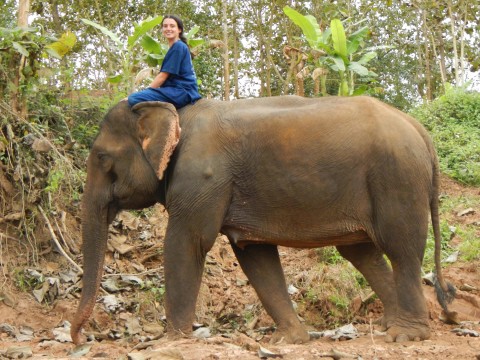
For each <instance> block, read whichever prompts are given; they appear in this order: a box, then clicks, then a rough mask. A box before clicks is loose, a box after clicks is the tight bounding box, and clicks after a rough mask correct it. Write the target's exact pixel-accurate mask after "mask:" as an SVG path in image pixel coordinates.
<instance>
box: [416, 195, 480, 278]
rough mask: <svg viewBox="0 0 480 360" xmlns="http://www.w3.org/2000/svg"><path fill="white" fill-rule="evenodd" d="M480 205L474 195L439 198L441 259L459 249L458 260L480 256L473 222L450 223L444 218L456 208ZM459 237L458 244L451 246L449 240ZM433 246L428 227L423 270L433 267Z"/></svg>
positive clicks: (430, 230)
mask: <svg viewBox="0 0 480 360" xmlns="http://www.w3.org/2000/svg"><path fill="white" fill-rule="evenodd" d="M479 206H480V199H479V198H478V197H476V196H466V195H462V196H455V197H450V196H446V195H445V196H442V197H441V198H440V218H441V219H442V220H441V222H440V232H441V238H442V242H441V249H442V250H441V251H442V254H441V256H442V259H446V258H447V257H448V256H450V255H452V254H453V253H454V252H456V251H459V260H461V261H471V260H475V259H478V258H480V238H479V237H478V236H477V231H478V230H477V228H476V227H475V225H473V224H459V223H456V224H455V226H452V225H451V222H450V221H449V220H445V219H446V218H447V217H448V215H449V214H451V213H456V212H458V209H460V208H461V209H466V208H470V207H473V208H477V207H479ZM454 237H456V238H458V239H460V240H461V241H460V245H458V246H453V245H451V243H450V241H451V240H452V239H453V238H454ZM434 248H435V241H434V238H433V231H432V229H431V226H430V229H429V234H428V238H427V247H426V250H425V256H424V260H423V268H424V271H425V272H429V271H431V270H433V269H434V267H435V265H434Z"/></svg>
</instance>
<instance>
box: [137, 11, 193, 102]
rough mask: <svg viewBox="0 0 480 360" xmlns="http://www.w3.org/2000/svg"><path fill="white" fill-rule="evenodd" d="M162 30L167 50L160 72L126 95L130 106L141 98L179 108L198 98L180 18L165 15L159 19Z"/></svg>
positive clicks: (142, 100) (141, 99)
mask: <svg viewBox="0 0 480 360" xmlns="http://www.w3.org/2000/svg"><path fill="white" fill-rule="evenodd" d="M162 33H163V35H164V36H165V38H166V39H167V40H168V46H169V49H168V52H167V55H166V56H165V59H164V60H163V63H162V67H161V69H160V73H158V75H157V76H156V77H155V79H153V81H152V82H151V84H150V86H149V87H148V88H147V89H145V90H141V91H139V92H136V93H133V94H131V95H130V96H129V97H128V104H129V105H130V107H132V106H134V105H135V104H138V103H140V102H144V101H164V102H168V103H170V104H173V106H175V108H177V109H179V108H181V107H184V106H185V105H188V104H193V103H195V102H196V101H197V100H198V99H200V98H201V96H200V94H199V93H198V87H197V77H196V75H195V70H194V68H193V65H192V58H191V55H190V50H189V48H188V45H187V39H186V38H185V36H184V35H183V22H182V20H180V18H178V17H177V16H174V15H166V16H165V17H164V18H163V20H162Z"/></svg>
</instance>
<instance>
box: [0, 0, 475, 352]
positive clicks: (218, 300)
mask: <svg viewBox="0 0 480 360" xmlns="http://www.w3.org/2000/svg"><path fill="white" fill-rule="evenodd" d="M170 13H173V14H177V15H179V16H180V17H181V18H182V19H183V20H184V23H185V30H186V31H187V32H188V34H187V37H188V39H189V44H190V46H191V50H192V53H194V55H195V58H194V66H195V70H196V73H197V76H198V79H199V87H200V92H201V94H202V95H203V96H204V97H206V98H216V99H223V100H225V101H235V100H236V99H240V98H247V97H259V96H276V95H285V94H298V95H300V96H307V97H320V96H357V95H362V94H363V95H368V96H374V97H377V98H379V99H381V100H383V101H385V102H387V103H389V104H391V105H393V106H395V107H397V108H399V109H401V110H403V111H405V112H407V113H410V114H411V115H413V116H414V117H416V118H417V119H418V120H419V121H420V122H422V123H423V125H424V126H425V127H426V128H427V129H428V131H429V132H430V134H431V136H432V137H433V139H434V142H435V145H436V148H437V151H438V154H439V158H440V165H441V170H442V181H441V182H442V184H441V196H440V202H441V225H442V238H443V242H442V257H443V259H444V262H443V264H444V268H445V272H446V274H447V278H448V279H449V280H450V281H452V283H454V285H455V286H456V287H457V289H458V296H457V299H456V300H455V302H454V305H453V307H454V309H455V310H456V311H458V312H459V314H460V319H461V320H462V322H461V323H460V324H456V325H446V324H444V323H443V322H442V321H441V320H440V318H441V311H440V309H439V307H438V305H437V304H436V301H435V298H434V296H433V290H432V287H431V286H430V285H429V284H430V282H429V280H428V279H429V276H428V275H429V273H430V272H431V270H432V269H433V240H432V238H431V236H430V237H429V239H428V246H427V250H426V253H425V260H424V272H425V296H426V298H427V302H428V305H429V309H430V314H431V323H432V324H431V325H432V329H433V335H432V338H431V339H430V340H427V341H422V342H419V343H413V342H409V343H405V344H386V343H385V342H384V341H383V338H382V337H381V335H382V334H381V333H380V332H379V331H378V327H377V325H375V322H374V320H376V319H378V318H379V317H380V316H381V312H382V307H381V304H380V303H379V301H378V299H376V297H375V295H374V294H373V293H372V292H371V290H370V288H369V286H368V283H366V281H365V279H363V277H362V276H361V275H360V274H359V273H357V272H356V271H355V270H354V269H353V267H352V266H351V265H350V264H349V263H347V262H346V261H344V260H343V259H342V258H341V257H340V255H339V254H338V253H337V252H336V251H335V250H334V249H331V248H324V249H315V250H293V249H286V248H282V249H281V258H282V262H283V265H284V267H285V273H286V278H287V282H288V284H289V292H290V294H291V296H292V301H293V302H294V304H295V306H296V307H297V311H298V313H299V316H300V317H301V318H302V319H304V321H305V323H306V324H307V326H309V328H310V329H311V330H312V331H313V332H312V334H313V335H312V336H314V337H317V339H315V340H312V341H311V342H310V343H308V344H304V345H285V344H274V345H272V344H269V343H268V340H269V338H270V336H271V333H272V331H273V322H272V321H271V319H270V318H269V317H268V316H267V315H266V313H265V312H264V310H263V308H262V307H261V304H260V302H259V301H258V299H257V298H256V295H255V294H254V292H253V290H252V289H251V287H250V286H249V284H248V281H247V280H246V278H245V276H244V275H243V274H242V272H241V270H240V269H239V266H238V264H237V263H236V261H235V258H234V256H233V254H232V252H231V250H230V248H229V245H228V241H226V239H225V238H224V237H222V236H219V238H218V241H217V244H216V245H215V247H214V249H213V250H212V252H211V254H210V255H209V257H208V261H207V266H206V272H205V276H204V283H203V285H202V289H201V293H200V298H199V301H198V306H197V317H198V318H197V322H198V323H197V324H195V326H196V328H198V330H197V331H196V337H194V338H191V339H184V340H178V341H175V342H170V341H168V339H165V338H164V336H163V334H164V328H163V327H164V320H165V319H164V309H163V295H164V283H163V270H162V262H163V260H162V238H163V235H164V231H165V226H166V223H167V221H168V214H167V212H166V211H165V210H164V209H163V208H162V207H161V206H160V205H157V206H155V207H152V208H150V209H145V210H143V211H137V212H122V213H121V214H120V215H119V216H118V217H117V219H116V220H115V221H114V223H113V224H112V226H111V229H110V237H109V250H108V253H107V259H106V264H105V276H104V278H103V282H102V290H101V292H100V293H99V297H98V304H97V306H96V309H95V313H94V316H92V319H91V321H90V322H89V325H88V327H87V328H86V329H85V332H86V334H87V335H89V338H90V339H91V340H93V338H95V341H93V342H90V343H89V344H87V345H84V346H82V347H74V346H73V344H72V343H71V339H69V335H68V329H69V322H68V320H69V319H71V318H72V316H73V313H74V310H75V308H76V306H77V303H78V298H79V294H80V289H81V286H82V285H81V266H82V255H81V233H80V225H81V219H80V204H81V199H82V192H83V185H84V182H85V177H86V165H85V164H86V158H87V156H88V153H89V148H90V146H91V144H92V142H93V140H94V138H95V135H96V133H97V131H98V127H99V124H100V122H101V120H102V117H103V115H104V114H105V112H106V111H107V110H108V108H110V107H111V106H112V105H114V104H115V103H116V102H117V101H118V100H120V99H122V98H124V97H125V96H126V95H128V94H129V93H130V92H132V91H135V90H136V89H140V88H142V87H144V86H145V83H148V81H149V78H151V77H152V75H153V74H155V72H156V71H158V69H159V66H160V64H161V62H162V60H163V56H164V55H165V53H166V51H167V47H166V43H164V42H163V41H162V38H161V32H160V27H159V26H158V25H159V23H160V22H161V19H162V15H165V14H170ZM479 49H480V4H479V2H478V1H477V0H409V1H395V0H387V1H370V0H355V1H354V0H338V1H337V0H328V1H327V0H315V1H294V0H277V1H266V0H257V1H250V0H247V1H236V0H215V1H200V0H198V1H185V0H167V1H163V2H160V1H150V0H141V1H136V2H131V1H114V2H112V1H103V0H81V1H74V2H72V1H68V2H67V1H65V0H48V1H39V0H5V1H4V4H3V5H2V7H1V8H0V122H1V125H0V131H1V132H0V140H1V141H0V192H1V201H0V358H12V359H15V358H25V357H33V358H69V357H77V358H78V357H80V358H81V357H84V358H93V357H95V358H116V359H118V358H124V359H126V358H129V359H229V358H232V359H233V358H244V359H250V358H251V359H258V358H270V357H273V358H275V357H277V358H284V359H317V358H319V357H327V358H328V357H330V358H335V359H340V358H357V359H360V358H363V359H383V358H385V359H387V358H388V359H405V358H422V359H437V358H452V359H470V358H471V359H474V358H477V359H478V358H480V340H479V339H480V338H479V332H480V310H479V309H480V305H479V303H480V299H479V297H480V274H479V270H478V269H479V265H480V215H479V213H480V50H479ZM345 325H346V326H347V327H343V326H345ZM324 330H329V331H327V332H323V331H324ZM335 330H336V331H335Z"/></svg>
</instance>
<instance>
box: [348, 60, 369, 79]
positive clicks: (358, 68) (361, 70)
mask: <svg viewBox="0 0 480 360" xmlns="http://www.w3.org/2000/svg"><path fill="white" fill-rule="evenodd" d="M348 70H350V71H353V72H354V73H356V74H358V75H360V76H368V73H369V72H368V69H367V68H366V67H365V66H363V65H361V64H359V63H358V62H355V61H352V62H351V63H350V64H349V65H348Z"/></svg>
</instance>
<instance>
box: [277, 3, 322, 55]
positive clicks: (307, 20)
mask: <svg viewBox="0 0 480 360" xmlns="http://www.w3.org/2000/svg"><path fill="white" fill-rule="evenodd" d="M283 12H284V13H285V15H287V16H288V17H289V18H290V20H292V21H293V23H294V24H295V25H297V26H299V27H300V29H302V32H303V35H305V38H306V39H307V41H308V44H309V45H310V46H311V47H313V48H315V47H316V46H317V43H318V41H319V40H320V38H319V35H321V30H320V27H319V26H318V23H317V21H316V20H315V18H314V17H313V16H311V15H308V16H304V15H302V14H300V13H299V12H298V11H296V10H294V9H292V8H291V7H290V6H285V7H284V8H283Z"/></svg>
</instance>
